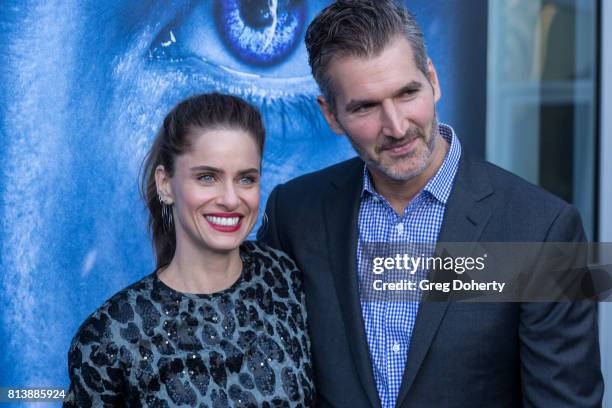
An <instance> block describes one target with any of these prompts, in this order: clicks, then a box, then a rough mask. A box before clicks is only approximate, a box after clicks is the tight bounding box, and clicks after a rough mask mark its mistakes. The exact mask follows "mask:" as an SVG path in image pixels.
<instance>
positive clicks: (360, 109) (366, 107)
mask: <svg viewBox="0 0 612 408" xmlns="http://www.w3.org/2000/svg"><path fill="white" fill-rule="evenodd" d="M374 106H376V105H374V104H368V105H361V106H358V107H356V108H355V109H353V113H356V114H363V113H368V112H369V111H371V110H372V109H373V108H374Z"/></svg>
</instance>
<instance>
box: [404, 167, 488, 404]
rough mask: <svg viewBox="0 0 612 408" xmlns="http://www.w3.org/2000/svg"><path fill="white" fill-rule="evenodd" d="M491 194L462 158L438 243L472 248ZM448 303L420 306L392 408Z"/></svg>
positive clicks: (477, 170)
mask: <svg viewBox="0 0 612 408" xmlns="http://www.w3.org/2000/svg"><path fill="white" fill-rule="evenodd" d="M492 194H493V190H492V188H491V185H490V182H489V180H488V176H487V173H486V169H485V168H484V167H482V168H481V167H480V166H478V165H477V164H476V163H473V162H471V161H470V160H469V159H466V158H465V157H464V156H462V158H461V161H460V164H459V169H458V170H457V175H456V176H455V182H454V184H453V189H452V191H451V194H450V196H449V199H448V202H447V206H446V211H445V214H444V221H443V223H442V227H441V229H440V234H439V235H438V242H440V243H444V242H473V243H474V244H475V243H476V242H477V241H478V239H479V237H480V236H481V235H482V232H483V229H484V227H485V226H486V224H487V222H488V220H489V217H490V216H491V214H492V212H493V200H490V199H487V198H488V197H489V196H491V195H492ZM448 303H449V302H448V299H446V300H443V301H427V298H425V299H424V301H423V302H422V303H421V304H420V306H419V312H418V315H417V319H416V322H415V327H414V330H413V332H412V339H411V340H410V350H409V352H408V359H407V361H406V367H405V370H404V376H403V379H402V385H401V388H400V392H399V395H398V398H397V404H396V406H401V402H402V400H403V399H404V398H405V397H406V395H408V392H409V390H410V387H411V386H412V384H413V383H414V380H415V378H416V376H417V374H418V371H419V368H420V367H421V364H422V363H423V360H424V359H425V356H426V355H427V352H428V350H429V347H430V346H431V343H432V341H433V338H434V336H435V334H436V331H437V330H438V327H439V326H440V323H441V322H442V319H443V317H444V314H445V313H446V309H447V307H448ZM449 341H450V339H449Z"/></svg>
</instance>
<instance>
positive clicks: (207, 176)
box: [198, 174, 215, 183]
mask: <svg viewBox="0 0 612 408" xmlns="http://www.w3.org/2000/svg"><path fill="white" fill-rule="evenodd" d="M198 180H200V181H201V182H203V183H212V182H214V181H215V177H214V176H213V175H212V174H202V175H201V176H199V177H198Z"/></svg>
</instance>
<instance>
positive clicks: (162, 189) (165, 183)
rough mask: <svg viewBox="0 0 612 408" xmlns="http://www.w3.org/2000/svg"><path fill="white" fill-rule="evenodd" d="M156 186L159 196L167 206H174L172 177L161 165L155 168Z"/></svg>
mask: <svg viewBox="0 0 612 408" xmlns="http://www.w3.org/2000/svg"><path fill="white" fill-rule="evenodd" d="M155 185H156V186H157V194H158V196H159V198H161V200H162V201H163V202H164V203H165V204H173V203H174V196H173V195H172V186H171V185H170V175H169V174H168V172H167V171H166V169H165V168H164V166H162V165H161V164H160V165H159V166H157V167H156V168H155Z"/></svg>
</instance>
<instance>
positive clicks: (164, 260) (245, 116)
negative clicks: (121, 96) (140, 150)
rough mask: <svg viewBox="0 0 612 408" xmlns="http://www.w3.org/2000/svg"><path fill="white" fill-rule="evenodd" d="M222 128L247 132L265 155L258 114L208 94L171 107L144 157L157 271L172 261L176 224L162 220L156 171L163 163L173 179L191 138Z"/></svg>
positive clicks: (144, 181)
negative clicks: (177, 163)
mask: <svg viewBox="0 0 612 408" xmlns="http://www.w3.org/2000/svg"><path fill="white" fill-rule="evenodd" d="M220 128H221V129H223V128H226V129H227V128H229V129H239V130H243V131H245V132H246V133H248V134H249V135H251V136H252V137H253V139H254V140H255V142H256V143H257V146H258V147H259V153H260V156H261V155H262V154H263V146H264V140H265V130H264V127H263V123H262V120H261V115H260V114H259V111H257V109H256V108H255V107H253V106H252V105H250V104H249V103H247V102H246V101H244V100H243V99H241V98H238V97H236V96H231V95H222V94H219V93H208V94H201V95H196V96H192V97H190V98H188V99H185V100H184V101H182V102H180V103H179V104H178V105H176V106H175V107H174V108H172V110H171V111H170V112H169V113H168V115H166V117H165V118H164V123H163V125H162V127H161V129H160V130H159V132H158V133H157V136H156V137H155V140H154V141H153V145H152V146H151V149H150V150H149V152H148V153H147V155H146V156H145V159H144V162H143V168H142V173H141V176H142V177H141V184H140V192H141V195H142V197H143V199H144V201H145V204H146V206H147V208H148V209H149V231H150V233H151V238H152V240H153V248H154V249H155V257H156V259H157V268H160V267H162V266H165V265H168V264H169V263H170V261H171V260H172V257H173V256H174V251H175V248H176V235H175V230H174V223H170V225H166V226H164V222H163V220H162V204H161V203H160V201H159V197H158V194H157V186H156V184H155V169H156V168H157V166H159V165H160V164H161V165H162V166H164V169H165V170H166V173H167V174H168V175H169V176H170V177H172V175H173V174H174V162H175V159H176V157H177V156H180V155H181V154H184V153H187V152H188V151H189V150H190V149H191V142H192V136H193V135H195V134H197V133H199V132H202V131H208V130H214V129H220ZM170 211H171V209H170Z"/></svg>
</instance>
